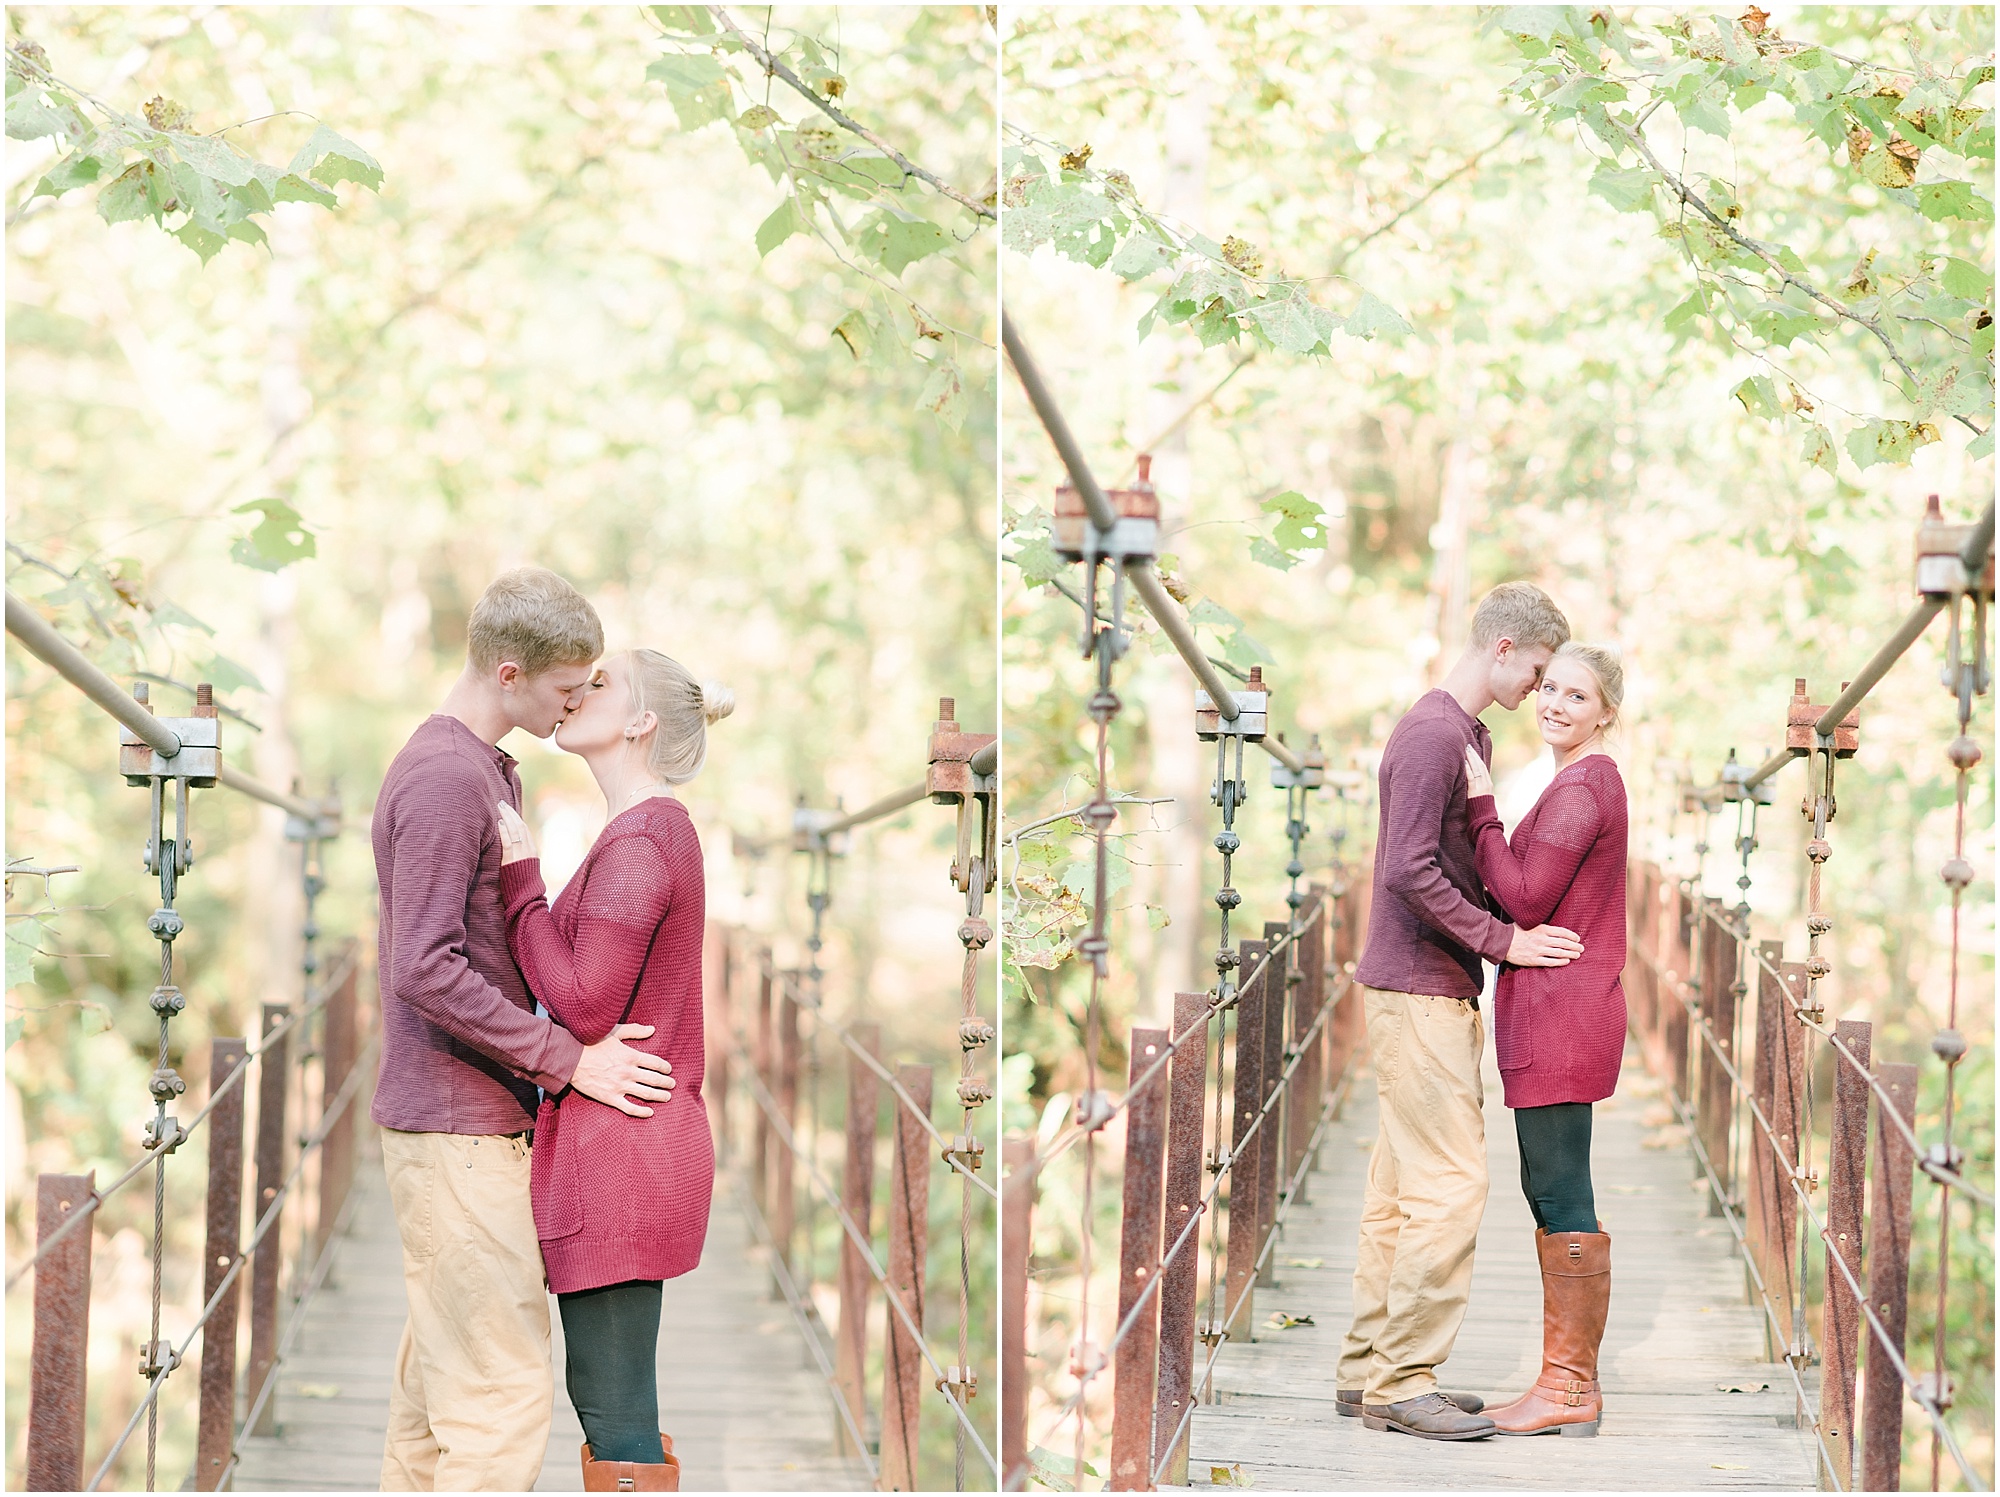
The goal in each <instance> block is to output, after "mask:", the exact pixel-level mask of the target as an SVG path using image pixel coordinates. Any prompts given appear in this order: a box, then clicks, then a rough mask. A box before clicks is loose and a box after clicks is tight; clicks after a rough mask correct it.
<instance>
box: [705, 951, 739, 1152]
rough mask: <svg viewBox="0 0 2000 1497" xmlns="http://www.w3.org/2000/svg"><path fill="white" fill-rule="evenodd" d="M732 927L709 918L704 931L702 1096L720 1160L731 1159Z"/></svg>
mask: <svg viewBox="0 0 2000 1497" xmlns="http://www.w3.org/2000/svg"><path fill="white" fill-rule="evenodd" d="M731 955H732V953H731V948H730V939H729V927H728V926H727V925H725V924H723V923H722V921H720V920H715V919H710V920H708V921H707V922H706V928H705V929H704V930H703V932H702V942H701V998H702V1037H703V1040H704V1041H705V1046H704V1048H705V1052H706V1053H705V1054H704V1055H703V1057H702V1077H703V1081H702V1098H703V1100H704V1101H706V1102H707V1104H708V1128H709V1132H710V1133H711V1134H712V1135H713V1136H714V1138H715V1158H716V1162H717V1163H718V1164H726V1163H727V1162H728V1160H729V1037H730V1035H731V1034H733V1033H734V1030H733V1028H732V1018H733V1016H732V1015H731V1013H730V1003H729V998H730V993H729V983H730V980H731V978H732V977H733V976H734V975H735V974H734V971H733V969H732V963H731Z"/></svg>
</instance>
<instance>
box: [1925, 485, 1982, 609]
mask: <svg viewBox="0 0 2000 1497" xmlns="http://www.w3.org/2000/svg"><path fill="white" fill-rule="evenodd" d="M1978 529H1979V526H1978V525H1977V524H1967V525H1953V524H1949V523H1947V522H1946V520H1945V518H1944V512H1943V510H1942V509H1941V508H1940V507H1939V505H1938V496H1937V495H1936V494H1932V495H1931V496H1930V497H1929V498H1928V499H1926V500H1925V501H1924V517H1923V519H1922V520H1921V521H1920V522H1919V523H1918V525H1917V542H1916V567H1915V571H1916V589H1917V592H1918V594H1919V595H1920V596H1922V597H1926V598H1955V597H1959V596H1962V595H1964V594H1966V593H1970V594H1972V595H1973V596H1974V597H1979V598H1984V599H1985V600H1986V601H1987V602H1989V603H1990V602H1992V601H1993V548H1992V546H1991V545H1988V546H1987V547H1986V548H1985V549H1986V564H1985V565H1984V566H1983V567H1982V568H1980V570H1979V572H1978V574H1977V575H1976V576H1975V575H1974V574H1973V572H1972V570H1971V569H1970V568H1969V567H1968V566H1967V565H1966V563H1965V550H1966V547H1967V545H1968V544H1969V543H1970V542H1971V541H1972V539H1973V535H1974V533H1975V532H1976V531H1977V530H1978Z"/></svg>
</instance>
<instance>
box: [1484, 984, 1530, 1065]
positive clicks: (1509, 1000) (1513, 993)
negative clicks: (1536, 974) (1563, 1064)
mask: <svg viewBox="0 0 2000 1497" xmlns="http://www.w3.org/2000/svg"><path fill="white" fill-rule="evenodd" d="M1510 975H1511V976H1513V977H1514V979H1515V980H1514V981H1513V982H1510V983H1508V984H1507V985H1506V986H1505V987H1503V988H1501V989H1500V990H1499V991H1497V992H1496V993H1494V995H1493V1059H1494V1062H1495V1064H1497V1065H1498V1066H1499V1068H1500V1069H1501V1070H1502V1071H1524V1070H1526V1069H1527V1068H1528V1067H1529V1066H1531V1065H1533V1064H1534V1060H1535V1030H1534V1002H1535V996H1536V995H1535V991H1534V989H1533V988H1531V987H1530V986H1529V985H1528V984H1527V983H1525V982H1523V981H1521V980H1520V979H1521V976H1522V975H1523V974H1521V973H1518V972H1516V973H1512V974H1510Z"/></svg>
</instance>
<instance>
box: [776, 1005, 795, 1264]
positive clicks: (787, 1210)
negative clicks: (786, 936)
mask: <svg viewBox="0 0 2000 1497" xmlns="http://www.w3.org/2000/svg"><path fill="white" fill-rule="evenodd" d="M772 1090H773V1091H775V1092H776V1093H777V1097H778V1114H779V1116H780V1117H782V1118H783V1119H784V1121H785V1127H786V1129H787V1130H788V1131H789V1132H790V1133H791V1135H792V1137H794V1138H797V1137H798V1130H799V1002H798V997H797V991H796V988H795V986H794V984H792V983H789V982H788V983H786V984H785V985H784V987H783V990H782V991H781V992H780V993H779V994H778V1084H777V1085H776V1086H775V1087H773V1088H772ZM771 1166H772V1168H771V1240H772V1241H773V1242H775V1243H776V1244H777V1250H778V1256H779V1257H780V1258H782V1259H783V1260H784V1262H785V1267H786V1268H788V1269H789V1268H790V1267H791V1266H792V1264H793V1262H794V1256H793V1243H792V1238H793V1237H794V1236H795V1235H796V1234H795V1231H794V1228H795V1226H796V1225H797V1220H798V1199H797V1196H796V1193H795V1192H794V1190H793V1188H792V1181H793V1176H794V1169H793V1159H792V1151H791V1150H790V1149H788V1148H786V1147H785V1146H784V1145H783V1143H782V1142H781V1143H780V1144H779V1145H778V1147H777V1150H776V1152H775V1153H774V1155H773V1157H772V1160H771ZM771 1297H772V1298H773V1299H778V1298H780V1297H781V1295H780V1292H779V1289H778V1284H777V1280H776V1279H775V1278H773V1280H772V1281H771Z"/></svg>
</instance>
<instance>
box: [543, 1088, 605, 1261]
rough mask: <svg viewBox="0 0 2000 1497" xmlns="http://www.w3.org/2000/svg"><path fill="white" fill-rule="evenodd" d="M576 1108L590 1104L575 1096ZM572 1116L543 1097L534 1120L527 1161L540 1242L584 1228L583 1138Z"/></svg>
mask: <svg viewBox="0 0 2000 1497" xmlns="http://www.w3.org/2000/svg"><path fill="white" fill-rule="evenodd" d="M576 1101H577V1103H580V1104H581V1105H580V1106H578V1107H577V1109H576V1110H577V1111H578V1112H581V1110H582V1108H583V1107H587V1106H589V1105H590V1104H589V1103H588V1101H586V1100H584V1099H582V1098H577V1099H576ZM576 1122H577V1119H576V1118H575V1117H569V1118H565V1117H564V1116H563V1109H562V1108H560V1107H558V1106H557V1105H556V1104H555V1102H554V1100H553V1099H544V1100H543V1102H542V1108H541V1113H540V1116H538V1117H537V1118H536V1120H535V1148H534V1153H533V1156H532V1157H531V1159H530V1161H529V1165H528V1182H529V1183H528V1191H529V1195H530V1196H531V1198H532V1199H533V1201H534V1206H535V1235H536V1236H537V1237H538V1238H540V1239H541V1240H542V1241H543V1242H554V1241H555V1240H556V1239H557V1238H561V1237H573V1236H575V1235H576V1234H577V1233H578V1232H581V1231H582V1230H583V1170H582V1168H581V1165H580V1162H579V1156H580V1155H581V1153H582V1148H581V1145H582V1140H581V1139H579V1138H577V1137H575V1136H574V1135H575V1126H574V1125H575V1123H576Z"/></svg>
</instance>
